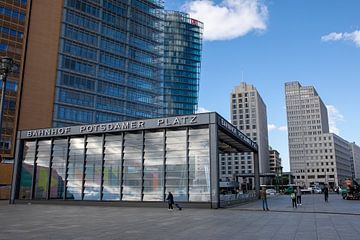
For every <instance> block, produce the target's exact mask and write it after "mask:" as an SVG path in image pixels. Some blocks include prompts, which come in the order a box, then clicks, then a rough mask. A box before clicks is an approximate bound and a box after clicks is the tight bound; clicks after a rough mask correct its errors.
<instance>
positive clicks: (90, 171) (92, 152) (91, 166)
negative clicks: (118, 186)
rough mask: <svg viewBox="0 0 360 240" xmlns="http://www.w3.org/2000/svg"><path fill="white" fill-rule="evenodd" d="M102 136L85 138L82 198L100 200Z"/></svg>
mask: <svg viewBox="0 0 360 240" xmlns="http://www.w3.org/2000/svg"><path fill="white" fill-rule="evenodd" d="M102 141H103V138H102V137H98V136H96V137H88V138H87V140H86V164H85V183H84V200H100V196H101V194H100V191H101V174H102Z"/></svg>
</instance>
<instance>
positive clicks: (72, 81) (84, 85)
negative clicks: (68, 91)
mask: <svg viewBox="0 0 360 240" xmlns="http://www.w3.org/2000/svg"><path fill="white" fill-rule="evenodd" d="M60 82H61V84H62V85H64V86H68V87H73V88H77V89H82V90H88V91H94V90H95V81H94V80H92V79H89V78H85V77H79V76H76V75H71V74H68V73H62V74H61V80H60Z"/></svg>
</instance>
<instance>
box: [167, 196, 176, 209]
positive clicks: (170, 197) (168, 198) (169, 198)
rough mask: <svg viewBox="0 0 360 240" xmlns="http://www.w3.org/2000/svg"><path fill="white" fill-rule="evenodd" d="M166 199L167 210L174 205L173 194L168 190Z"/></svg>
mask: <svg viewBox="0 0 360 240" xmlns="http://www.w3.org/2000/svg"><path fill="white" fill-rule="evenodd" d="M166 200H167V202H168V204H169V208H168V210H169V211H172V210H174V207H173V204H174V196H173V195H172V193H171V192H169V194H168V196H167V198H166Z"/></svg>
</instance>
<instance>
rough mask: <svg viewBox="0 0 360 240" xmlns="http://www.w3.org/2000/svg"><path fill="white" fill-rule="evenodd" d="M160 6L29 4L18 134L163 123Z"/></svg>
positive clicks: (139, 0) (67, 1) (144, 1)
mask: <svg viewBox="0 0 360 240" xmlns="http://www.w3.org/2000/svg"><path fill="white" fill-rule="evenodd" d="M162 11H163V4H162V1H155V0H153V1H149V0H136V1H131V2H129V1H108V0H105V1H83V0H64V1H47V0H38V1H32V2H31V9H30V16H29V17H30V24H29V26H28V29H29V30H28V31H29V35H28V40H27V42H28V43H27V52H26V64H25V67H24V83H23V89H22V103H21V108H20V122H19V127H20V129H29V128H44V127H58V126H59V127H60V126H69V125H74V124H81V123H83V124H84V123H93V122H110V121H121V120H125V119H129V120H130V119H139V118H152V117H158V116H161V111H162V109H161V99H160V98H161V94H162V93H161V91H162V81H163V78H162V75H163V74H162V71H163V70H162V68H161V65H160V64H159V61H160V59H161V57H162V55H163V53H162V52H161V50H162V47H161V46H162V45H163V37H162V33H163V28H162V25H163V17H162V14H161V12H162Z"/></svg>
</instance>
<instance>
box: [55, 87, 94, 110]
mask: <svg viewBox="0 0 360 240" xmlns="http://www.w3.org/2000/svg"><path fill="white" fill-rule="evenodd" d="M59 101H60V102H63V103H69V104H75V105H80V106H87V107H92V106H94V96H92V95H89V94H85V93H80V92H79V91H71V90H66V89H60V90H59Z"/></svg>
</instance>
